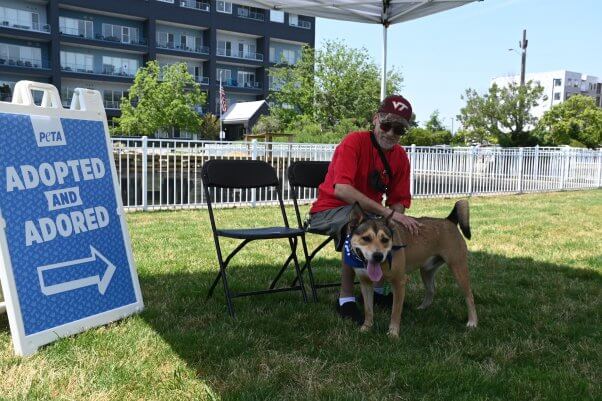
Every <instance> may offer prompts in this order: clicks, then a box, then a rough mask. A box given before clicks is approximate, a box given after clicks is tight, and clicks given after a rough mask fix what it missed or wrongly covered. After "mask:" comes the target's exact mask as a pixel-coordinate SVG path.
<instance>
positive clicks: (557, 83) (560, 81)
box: [554, 78, 562, 86]
mask: <svg viewBox="0 0 602 401" xmlns="http://www.w3.org/2000/svg"><path fill="white" fill-rule="evenodd" d="M560 85H562V79H560V78H554V86H560Z"/></svg>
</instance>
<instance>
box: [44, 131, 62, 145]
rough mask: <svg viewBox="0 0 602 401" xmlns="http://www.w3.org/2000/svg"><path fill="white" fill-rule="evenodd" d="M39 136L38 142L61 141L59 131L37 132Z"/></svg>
mask: <svg viewBox="0 0 602 401" xmlns="http://www.w3.org/2000/svg"><path fill="white" fill-rule="evenodd" d="M38 135H39V138H38V143H40V142H47V143H48V142H52V143H54V142H62V141H63V134H61V131H48V132H38Z"/></svg>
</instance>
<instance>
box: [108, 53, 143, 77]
mask: <svg viewBox="0 0 602 401" xmlns="http://www.w3.org/2000/svg"><path fill="white" fill-rule="evenodd" d="M137 70H138V60H132V59H128V58H122V57H109V56H103V57H102V72H103V74H107V75H120V76H125V77H132V76H134V75H135V74H136V71H137Z"/></svg>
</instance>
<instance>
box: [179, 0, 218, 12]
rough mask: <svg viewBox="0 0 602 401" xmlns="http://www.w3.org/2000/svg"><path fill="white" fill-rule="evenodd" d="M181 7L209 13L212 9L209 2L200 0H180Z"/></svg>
mask: <svg viewBox="0 0 602 401" xmlns="http://www.w3.org/2000/svg"><path fill="white" fill-rule="evenodd" d="M180 7H184V8H190V9H193V10H200V11H207V12H208V11H209V10H210V8H211V7H210V6H209V3H208V2H206V1H198V0H180Z"/></svg>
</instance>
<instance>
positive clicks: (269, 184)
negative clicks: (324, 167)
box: [202, 160, 307, 317]
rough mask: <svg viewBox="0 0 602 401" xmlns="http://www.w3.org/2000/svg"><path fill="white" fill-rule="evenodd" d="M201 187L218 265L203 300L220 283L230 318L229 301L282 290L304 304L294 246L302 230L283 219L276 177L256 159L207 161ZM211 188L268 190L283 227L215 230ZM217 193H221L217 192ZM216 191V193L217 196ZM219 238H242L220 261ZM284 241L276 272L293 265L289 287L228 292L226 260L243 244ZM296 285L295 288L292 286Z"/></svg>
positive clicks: (301, 280) (230, 306) (208, 296)
mask: <svg viewBox="0 0 602 401" xmlns="http://www.w3.org/2000/svg"><path fill="white" fill-rule="evenodd" d="M202 177H203V184H204V191H205V197H206V199H207V207H208V209H209V219H210V220H211V229H212V231H213V239H214V241H215V249H216V252H217V260H218V262H219V273H218V275H217V277H216V278H215V280H214V281H213V284H212V285H211V288H210V289H209V294H208V295H207V299H208V298H210V297H211V296H212V295H213V290H214V289H215V286H216V285H217V283H218V282H219V281H220V279H221V280H222V283H223V285H224V293H225V295H226V301H227V304H228V312H229V313H230V315H231V316H232V317H234V316H235V315H234V307H233V306H232V298H236V297H243V296H252V295H260V294H266V293H272V292H282V291H296V290H299V291H301V294H302V295H303V301H304V302H307V293H306V292H305V287H304V285H303V279H302V276H301V269H300V268H299V261H298V260H297V243H298V239H297V238H298V237H303V234H304V232H303V229H301V228H291V227H289V224H288V219H287V218H286V212H285V210H284V203H283V202H282V192H281V189H280V185H279V182H278V177H277V176H276V171H275V170H274V168H273V167H272V166H271V165H269V164H268V163H266V162H264V161H259V160H209V161H207V162H205V164H204V165H203V170H202ZM215 188H221V189H224V190H226V191H228V190H231V189H253V188H268V189H271V190H273V191H275V192H276V194H277V197H278V202H279V204H280V211H281V213H282V219H283V222H284V225H283V226H278V227H261V228H242V229H240V228H238V229H218V228H217V226H216V224H215V217H214V215H213V208H212V203H213V198H212V193H211V192H212V190H214V189H215ZM219 192H221V191H219ZM219 192H216V193H219ZM220 237H226V238H235V239H242V240H243V241H242V242H241V243H240V244H239V245H238V246H237V247H236V248H235V249H234V250H233V251H232V252H231V253H230V254H229V255H228V256H227V257H226V259H225V260H224V258H223V255H222V250H221V247H220V242H219V239H220ZM279 238H287V239H288V242H289V245H290V248H291V253H290V255H289V256H288V258H287V259H286V261H285V262H284V265H283V266H282V268H281V269H280V273H279V275H278V277H280V274H282V272H283V271H284V270H286V268H287V267H288V266H289V265H290V263H291V261H292V262H293V264H294V268H295V272H296V275H297V279H296V280H295V283H293V284H292V285H291V286H290V287H284V288H274V287H275V284H276V281H277V279H276V280H274V281H273V282H272V284H271V285H270V287H269V288H268V289H267V290H261V291H249V292H240V293H235V292H232V291H231V290H230V288H229V286H228V279H227V275H226V268H227V267H228V263H230V260H232V258H233V257H234V255H236V254H237V253H238V252H239V251H240V250H241V249H242V248H243V247H244V246H245V245H247V244H248V243H249V242H251V241H255V240H268V239H279ZM297 281H298V282H299V285H295V284H296V283H297Z"/></svg>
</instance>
